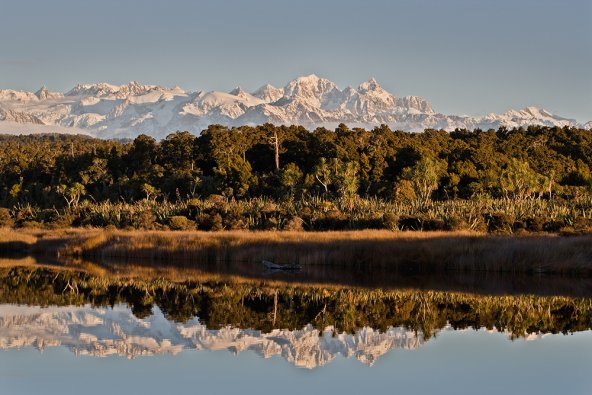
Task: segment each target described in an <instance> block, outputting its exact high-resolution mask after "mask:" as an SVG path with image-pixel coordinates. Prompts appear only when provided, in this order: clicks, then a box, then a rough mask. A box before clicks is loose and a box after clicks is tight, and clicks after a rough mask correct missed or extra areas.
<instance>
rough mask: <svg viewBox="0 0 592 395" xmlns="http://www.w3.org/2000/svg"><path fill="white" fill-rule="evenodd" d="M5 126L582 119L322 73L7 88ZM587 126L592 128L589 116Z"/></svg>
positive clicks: (0, 95)
mask: <svg viewBox="0 0 592 395" xmlns="http://www.w3.org/2000/svg"><path fill="white" fill-rule="evenodd" d="M0 109H2V113H1V114H0V132H5V133H38V132H55V131H60V132H69V133H87V134H91V135H95V136H98V137H105V138H111V137H132V138H133V137H135V136H137V135H138V134H140V133H147V134H150V135H152V136H154V137H157V138H163V137H165V136H166V135H168V134H169V133H171V132H172V131H174V130H188V131H190V132H193V133H195V134H199V133H200V132H201V131H202V130H203V129H205V128H207V126H208V125H210V124H222V125H226V126H240V125H256V124H263V123H265V122H271V123H274V124H278V125H290V124H295V125H302V126H305V127H307V128H309V129H314V128H316V127H318V126H324V127H327V128H334V127H336V126H337V125H338V124H340V123H346V124H348V125H352V126H354V125H355V126H359V127H365V128H373V127H375V126H379V125H381V124H386V125H388V126H390V127H391V129H399V130H406V131H422V130H424V129H427V128H430V129H445V130H454V129H456V128H466V129H474V128H481V129H489V128H498V127H500V126H505V127H508V128H512V127H519V126H528V125H533V124H536V125H545V126H560V127H564V126H577V127H582V126H583V125H581V124H579V123H577V122H576V121H575V120H572V119H566V118H563V117H560V116H557V115H554V114H553V113H551V112H550V111H547V110H543V109H540V108H538V107H526V108H524V109H522V110H509V111H507V112H505V113H503V114H488V115H487V116H482V117H472V116H466V115H462V116H459V115H445V114H441V113H436V112H434V110H433V109H432V106H431V105H430V103H429V102H428V101H427V100H425V99H423V98H422V97H419V96H395V95H393V94H392V93H390V92H388V91H386V90H385V89H384V88H383V87H381V86H380V84H379V83H378V81H376V79H374V78H371V79H369V80H368V81H366V82H363V83H361V84H360V85H359V86H358V87H357V88H352V87H347V88H345V89H343V90H340V89H339V88H338V87H337V85H336V84H335V83H334V82H332V81H330V80H328V79H325V78H321V77H319V76H317V75H315V74H310V75H306V76H302V77H298V78H295V79H293V80H292V81H290V82H288V83H287V84H286V85H285V87H284V88H276V87H274V86H272V85H270V84H266V85H263V86H262V87H261V88H259V89H257V90H256V91H255V92H253V93H252V94H251V93H248V92H246V91H245V90H243V89H242V88H240V87H237V88H236V89H234V90H232V91H230V92H228V93H227V92H219V91H211V92H203V91H197V92H192V93H187V92H186V91H184V90H183V89H181V88H179V87H175V88H166V87H162V86H158V85H144V84H141V83H140V82H138V81H131V82H129V83H127V84H125V85H112V84H109V83H106V82H103V83H98V84H78V85H76V86H75V87H74V88H72V89H71V90H70V91H69V92H67V93H66V95H65V96H64V94H62V93H56V92H50V91H49V90H48V89H47V88H46V87H42V88H41V89H39V90H38V91H37V92H35V93H33V92H22V91H15V90H10V89H6V90H0ZM585 126H586V127H588V128H589V127H591V126H592V124H591V123H588V124H586V125H585Z"/></svg>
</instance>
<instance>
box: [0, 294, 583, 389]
mask: <svg viewBox="0 0 592 395" xmlns="http://www.w3.org/2000/svg"><path fill="white" fill-rule="evenodd" d="M509 336H510V334H508V333H502V332H498V331H495V330H485V329H480V330H474V329H465V330H453V329H451V328H449V327H445V328H443V329H441V330H439V331H438V332H437V333H436V334H435V336H433V337H432V338H430V339H429V340H425V341H424V340H423V338H422V336H421V333H416V332H414V331H409V330H405V329H404V328H389V329H388V330H387V331H384V332H380V331H374V330H372V329H371V328H361V329H360V330H358V331H357V332H356V333H355V334H337V335H334V334H333V333H331V332H329V331H327V332H325V333H323V331H321V332H320V333H319V332H318V331H316V330H314V329H312V328H311V327H305V328H303V329H301V330H295V331H287V330H285V331H282V330H277V331H275V332H273V331H272V332H271V333H267V334H265V333H261V332H260V331H256V330H248V329H240V328H231V327H227V328H222V329H219V330H210V329H207V328H205V327H204V326H203V325H202V324H200V323H199V319H198V318H195V319H193V320H191V321H189V322H186V323H175V322H171V321H168V320H167V319H166V318H165V317H164V316H163V315H162V312H160V311H159V310H158V309H157V308H156V309H155V311H154V314H153V315H152V316H150V317H147V318H144V319H139V318H135V317H134V316H133V314H132V313H131V310H130V308H129V307H127V306H124V305H117V306H115V307H114V308H110V307H109V308H92V307H89V306H86V307H60V308H55V307H53V308H52V307H49V308H37V307H29V306H15V305H2V306H0V347H1V348H2V350H1V351H0V386H1V388H2V393H4V394H42V393H46V394H57V393H59V394H78V393H85V394H105V393H142V394H164V393H171V392H172V391H174V392H179V393H204V394H232V393H246V394H251V393H257V394H277V393H282V394H311V393H319V392H321V393H339V394H361V393H384V392H389V393H402V394H436V393H438V394H465V393H466V394H469V393H470V394H474V393H479V394H500V393H505V394H509V393H511V394H530V393H532V394H535V393H536V394H589V393H590V388H592V375H590V366H592V332H591V331H589V330H588V331H582V332H577V333H573V334H567V335H564V334H546V335H545V334H533V335H531V336H529V337H527V338H520V339H514V340H510V339H509Z"/></svg>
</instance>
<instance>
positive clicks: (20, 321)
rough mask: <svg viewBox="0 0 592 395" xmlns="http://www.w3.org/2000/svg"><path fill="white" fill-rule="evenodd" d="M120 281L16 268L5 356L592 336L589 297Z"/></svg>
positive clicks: (0, 293)
mask: <svg viewBox="0 0 592 395" xmlns="http://www.w3.org/2000/svg"><path fill="white" fill-rule="evenodd" d="M130 267H132V268H133V266H130ZM83 269H85V270H83ZM91 269H92V270H91ZM111 269H112V268H111ZM102 270H104V269H102ZM116 272H118V270H109V271H105V272H103V274H101V270H99V269H98V268H97V267H95V266H92V265H91V266H88V265H86V266H85V265H80V266H78V267H77V269H76V270H73V269H72V268H71V267H70V268H68V267H61V268H58V267H49V268H48V267H40V266H39V265H31V266H29V267H7V266H6V265H4V267H3V268H1V269H0V303H2V304H1V305H0V348H3V349H7V348H18V347H25V346H34V347H37V348H39V349H44V348H46V347H49V346H58V345H61V346H65V347H67V348H69V349H70V350H72V351H73V352H74V353H75V354H76V355H92V356H108V355H119V356H125V357H128V358H134V357H136V356H141V355H163V354H172V355H176V354H178V353H179V352H181V351H182V350H212V351H213V350H230V351H231V352H234V353H239V352H241V351H243V350H251V351H254V352H255V353H257V354H259V355H261V356H263V357H265V358H267V357H271V356H281V357H283V358H285V359H286V360H287V361H289V362H290V363H292V364H294V365H296V366H299V367H306V368H315V367H318V366H321V365H324V364H326V363H327V362H330V361H332V360H334V359H335V358H336V356H338V355H342V356H344V357H355V358H357V359H358V360H360V361H361V362H363V363H365V364H368V365H372V364H373V363H374V362H375V361H376V360H377V359H378V358H379V357H380V356H382V355H384V354H385V353H387V352H389V351H390V350H393V349H397V348H402V349H415V348H418V347H420V346H421V345H423V344H424V342H427V341H429V340H430V339H431V338H432V337H434V336H435V335H437V334H438V333H439V332H441V331H443V330H444V331H449V330H465V329H473V328H477V329H484V330H489V331H492V332H502V333H504V334H505V335H506V336H507V337H508V338H510V339H514V338H524V339H536V338H539V337H542V336H544V335H545V334H551V333H564V334H567V333H574V332H579V331H585V330H588V329H589V328H591V327H592V299H591V298H590V297H588V296H577V297H576V296H548V295H538V296H536V295H532V294H530V295H529V294H526V295H521V294H518V295H488V294H475V293H465V292H458V291H438V290H419V289H415V288H411V289H389V288H377V287H374V288H368V287H353V286H343V285H335V284H333V285H331V284H329V285H327V284H307V283H301V282H296V281H292V282H290V281H282V280H281V279H277V278H276V279H261V278H254V277H253V276H251V277H247V276H245V277H242V276H233V277H225V276H221V275H218V274H216V273H204V272H187V271H184V269H174V270H173V269H171V268H169V269H168V271H166V274H167V275H168V277H164V276H163V274H165V273H164V272H160V271H158V270H157V269H156V268H146V267H144V268H139V269H137V270H135V271H133V270H130V269H129V268H128V271H127V272H125V273H121V271H119V273H118V274H117V273H116ZM132 272H134V273H135V277H132V276H130V274H131V273H132ZM140 274H143V275H144V276H143V277H141V276H139V275H140ZM582 289H584V290H585V289H586V288H585V287H584V288H582ZM578 292H581V290H580V291H578ZM39 306H44V307H39Z"/></svg>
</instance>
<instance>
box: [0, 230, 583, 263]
mask: <svg viewBox="0 0 592 395" xmlns="http://www.w3.org/2000/svg"><path fill="white" fill-rule="evenodd" d="M17 240H20V241H23V240H25V241H26V243H28V244H27V245H28V246H30V249H31V250H32V251H33V252H34V253H37V254H45V255H49V256H58V257H59V256H61V257H64V256H68V257H85V258H91V259H96V260H104V259H120V260H135V261H150V262H152V261H155V262H159V264H161V265H166V264H172V263H179V262H183V263H185V264H192V263H200V264H201V263H208V264H212V263H214V264H215V263H233V262H234V263H240V262H248V263H259V262H260V261H261V260H263V259H266V260H271V261H274V262H278V263H298V264H301V265H331V266H336V267H343V268H344V269H345V268H355V269H356V270H372V269H377V268H380V269H382V270H384V269H386V270H390V269H392V270H401V271H405V272H412V273H415V272H417V273H423V272H433V271H459V270H460V271H493V272H515V273H585V274H591V273H592V248H590V245H591V242H592V236H574V237H559V236H556V235H536V236H520V237H517V236H489V235H484V234H479V233H472V232H390V231H386V230H364V231H338V232H289V231H284V232H277V231H262V232H252V231H228V232H203V231H181V232H171V231H120V230H116V231H105V230H99V229H68V230H56V231H48V230H45V231H43V230H41V231H40V230H37V231H10V232H0V245H4V246H6V245H10V243H11V242H14V241H17ZM33 240H35V241H33Z"/></svg>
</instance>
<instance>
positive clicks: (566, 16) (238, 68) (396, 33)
mask: <svg viewBox="0 0 592 395" xmlns="http://www.w3.org/2000/svg"><path fill="white" fill-rule="evenodd" d="M591 23H592V1H591V0H491V1H489V0H483V1H478V0H447V1H443V0H408V1H393V0H385V1H360V0H355V1H350V0H340V1H322V0H316V1H310V0H299V1H294V0H292V1H280V0H250V1H246V0H229V1H223V0H217V1H213V0H210V1H203V2H200V1H184V0H179V1H171V0H168V1H164V0H161V1H151V0H143V1H125V0H117V1H112V0H101V1H98V0H97V1H84V0H53V1H47V0H40V1H27V0H18V1H17V0H0V37H2V38H1V39H0V88H13V89H23V90H36V89H38V88H39V87H40V86H41V85H47V86H48V87H49V88H50V89H51V90H59V91H65V90H69V89H70V88H71V87H72V86H73V85H75V84H76V83H78V82H101V81H107V82H110V83H116V84H121V83H126V82H128V81H129V80H132V79H133V80H139V81H140V82H143V83H150V84H162V85H166V86H174V85H179V86H181V87H183V88H185V89H188V90H198V89H200V90H201V89H205V90H213V89H216V90H230V89H232V88H233V87H235V86H236V85H241V86H242V87H243V88H244V89H247V90H254V89H256V88H258V87H259V86H260V85H262V84H264V83H267V82H270V83H272V84H274V85H277V86H283V85H284V84H285V83H286V82H287V81H289V80H290V79H292V78H294V77H296V76H299V75H304V74H310V73H315V74H318V75H320V76H322V77H326V78H329V79H331V80H333V81H335V82H336V83H337V84H338V85H339V86H340V87H341V88H344V87H346V86H347V85H353V86H357V85H358V84H359V83H361V82H362V81H365V80H367V79H368V78H369V77H376V79H377V80H378V81H379V82H380V83H381V84H382V85H383V86H384V88H385V89H387V90H389V91H391V92H392V93H394V94H395V95H420V96H424V97H425V98H427V99H429V100H430V101H431V102H432V104H433V106H434V108H435V109H436V111H440V112H444V113H454V114H471V115H479V114H485V113H486V112H490V111H493V112H503V111H506V110H508V109H509V108H522V107H525V106H527V105H535V106H540V107H544V108H546V109H548V110H550V111H552V112H555V113H557V114H560V115H563V116H566V117H571V118H576V119H578V120H580V121H588V120H592V28H591V27H590V26H591Z"/></svg>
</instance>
